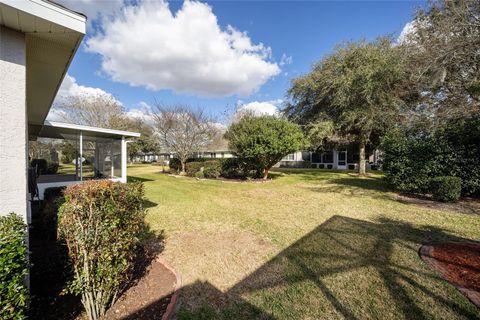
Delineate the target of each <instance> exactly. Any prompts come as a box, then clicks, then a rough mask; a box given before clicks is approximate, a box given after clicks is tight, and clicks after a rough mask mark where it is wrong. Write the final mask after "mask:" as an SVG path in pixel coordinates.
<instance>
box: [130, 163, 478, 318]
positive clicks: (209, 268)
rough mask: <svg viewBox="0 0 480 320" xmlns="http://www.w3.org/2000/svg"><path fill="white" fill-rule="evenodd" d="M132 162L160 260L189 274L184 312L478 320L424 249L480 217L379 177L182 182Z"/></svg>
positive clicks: (457, 237)
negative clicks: (414, 195) (404, 192)
mask: <svg viewBox="0 0 480 320" xmlns="http://www.w3.org/2000/svg"><path fill="white" fill-rule="evenodd" d="M159 171H160V167H157V166H150V165H134V166H131V167H130V168H129V171H128V172H129V176H130V180H137V181H143V182H144V183H145V187H146V195H147V198H148V200H149V201H148V207H149V209H148V215H147V221H148V223H149V224H150V226H151V227H152V228H153V229H156V230H159V231H160V230H163V231H164V234H165V237H166V238H165V239H166V240H165V248H164V250H163V252H162V254H161V255H162V258H163V259H164V260H166V261H167V262H168V263H169V264H171V265H172V266H173V267H174V268H176V269H177V270H178V271H179V272H180V274H181V275H182V278H183V288H182V292H181V300H180V303H181V305H180V308H179V311H178V318H179V319H211V318H215V319H217V318H219V319H252V318H257V319H337V318H338V319H340V318H348V319H402V318H408V319H413V318H415V319H425V318H427V319H428V318H431V319H474V318H479V317H480V313H479V310H477V309H476V308H475V307H474V305H473V304H471V303H470V302H469V301H468V300H467V299H466V298H464V297H463V296H462V295H461V294H460V293H459V292H458V291H457V290H456V289H455V288H454V287H453V286H451V285H449V284H448V283H446V282H444V281H443V280H441V279H440V278H439V277H438V275H437V274H436V273H435V272H433V271H432V270H431V269H430V268H429V267H428V266H427V265H426V264H424V263H423V262H422V260H421V259H420V258H419V256H418V249H419V247H420V245H421V244H422V243H427V242H435V241H468V240H475V241H478V240H480V216H479V215H475V214H467V213H462V212H447V211H439V210H434V209H430V208H425V207H421V206H419V205H413V204H404V203H401V202H399V201H397V200H396V194H395V193H393V192H389V191H388V190H387V189H386V187H385V185H384V183H383V180H382V177H381V176H380V175H378V176H373V177H368V178H359V177H355V176H352V175H349V174H348V173H338V172H326V171H303V170H290V171H283V172H275V173H274V174H275V178H274V179H273V181H271V182H267V183H252V182H248V183H235V182H222V181H207V180H196V179H191V178H177V177H172V176H168V175H165V174H161V173H160V172H159Z"/></svg>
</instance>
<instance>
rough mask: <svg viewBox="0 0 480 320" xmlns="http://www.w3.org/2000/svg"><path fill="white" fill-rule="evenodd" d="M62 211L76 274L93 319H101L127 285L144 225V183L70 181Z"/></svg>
mask: <svg viewBox="0 0 480 320" xmlns="http://www.w3.org/2000/svg"><path fill="white" fill-rule="evenodd" d="M64 195H65V202H64V203H63V205H62V206H61V207H60V210H59V224H58V229H59V230H58V231H59V234H60V237H61V238H62V239H63V240H64V241H65V242H66V245H67V248H68V255H69V258H70V260H71V264H72V268H73V274H74V278H73V280H72V281H71V282H70V283H69V285H68V287H67V290H68V291H69V292H71V293H74V294H79V295H81V298H82V303H83V305H84V307H85V310H86V312H87V315H88V317H89V319H99V318H100V317H101V316H103V315H104V314H105V312H106V310H107V308H108V307H110V306H111V305H112V304H113V303H114V302H115V300H116V299H117V298H118V295H119V293H120V292H121V291H122V290H123V289H124V287H125V285H126V282H127V280H128V278H129V276H130V274H131V271H132V268H133V260H134V258H135V250H136V247H137V246H138V244H139V239H140V236H141V232H142V231H143V230H144V217H145V213H144V210H143V196H144V190H143V185H142V184H139V183H128V184H123V183H115V182H112V181H108V180H97V181H87V182H85V183H82V184H78V185H74V186H70V187H69V188H67V189H66V190H65V192H64Z"/></svg>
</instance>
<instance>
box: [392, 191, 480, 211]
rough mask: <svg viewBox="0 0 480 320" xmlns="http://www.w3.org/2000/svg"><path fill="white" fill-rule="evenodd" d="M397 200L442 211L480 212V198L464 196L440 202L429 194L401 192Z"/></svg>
mask: <svg viewBox="0 0 480 320" xmlns="http://www.w3.org/2000/svg"><path fill="white" fill-rule="evenodd" d="M396 200H397V201H398V202H401V203H405V204H413V205H418V206H421V207H424V208H430V209H434V210H440V211H454V212H458V213H467V214H480V199H475V198H463V199H461V200H460V201H458V202H456V203H446V202H438V201H435V200H433V199H432V197H431V196H429V195H413V194H400V195H397V197H396Z"/></svg>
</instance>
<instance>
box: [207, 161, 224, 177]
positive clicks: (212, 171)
mask: <svg viewBox="0 0 480 320" xmlns="http://www.w3.org/2000/svg"><path fill="white" fill-rule="evenodd" d="M221 174H222V165H221V164H220V161H218V160H209V161H205V162H204V163H203V175H204V176H205V178H210V179H212V178H214V179H216V178H218V177H220V175H221Z"/></svg>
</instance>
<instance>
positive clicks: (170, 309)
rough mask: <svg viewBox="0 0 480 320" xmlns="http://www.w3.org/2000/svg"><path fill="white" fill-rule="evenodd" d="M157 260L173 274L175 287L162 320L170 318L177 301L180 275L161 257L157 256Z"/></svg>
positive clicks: (180, 281)
mask: <svg viewBox="0 0 480 320" xmlns="http://www.w3.org/2000/svg"><path fill="white" fill-rule="evenodd" d="M157 262H159V263H160V264H162V265H163V266H164V267H165V268H167V269H168V270H169V271H171V272H172V273H173V274H174V275H175V288H174V289H173V294H172V298H171V299H170V302H169V303H168V306H167V309H166V310H165V313H164V314H163V316H162V320H170V319H171V317H172V316H173V313H174V311H175V307H176V305H177V301H178V296H179V295H180V288H181V286H182V277H181V276H180V274H179V273H178V272H177V271H176V270H175V269H173V268H172V267H171V266H169V265H168V264H167V263H166V262H165V261H163V260H162V259H161V258H159V257H157Z"/></svg>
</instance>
